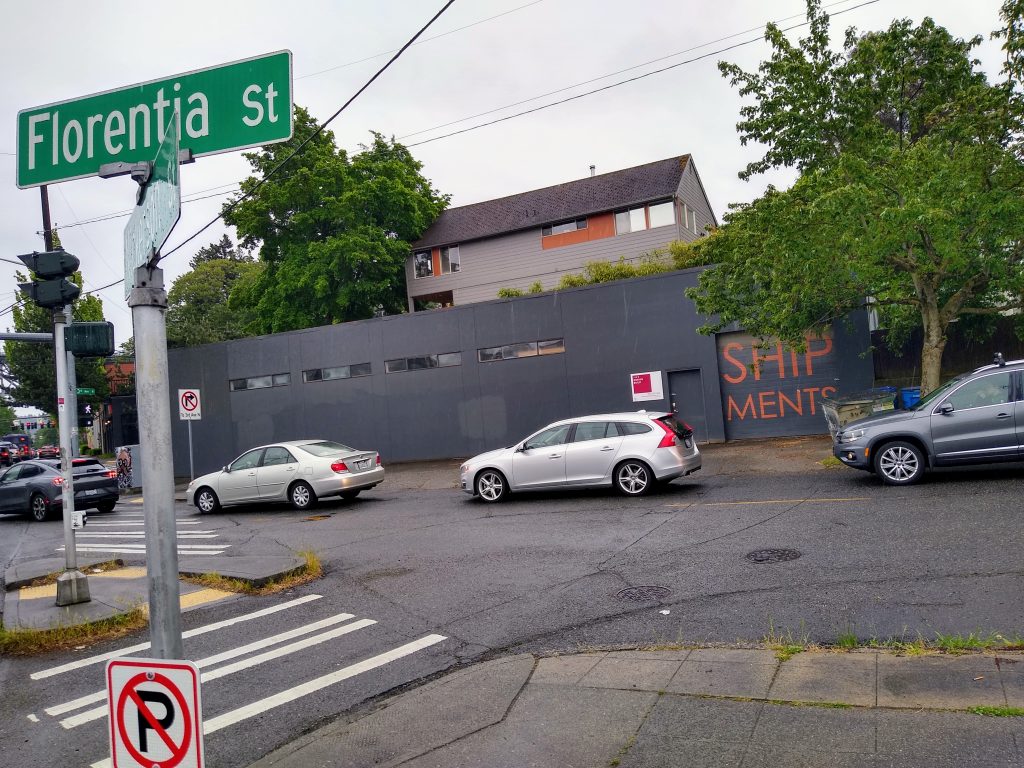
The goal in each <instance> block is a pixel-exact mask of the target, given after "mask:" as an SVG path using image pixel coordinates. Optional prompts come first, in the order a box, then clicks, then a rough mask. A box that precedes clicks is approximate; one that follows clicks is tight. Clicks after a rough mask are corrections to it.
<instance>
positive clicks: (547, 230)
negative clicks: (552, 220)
mask: <svg viewBox="0 0 1024 768" xmlns="http://www.w3.org/2000/svg"><path fill="white" fill-rule="evenodd" d="M586 228H587V220H586V219H575V220H573V221H563V222H562V223H561V224H546V225H545V226H544V228H543V229H542V230H541V233H542V234H543V235H544V236H545V237H547V236H548V235H560V234H562V233H563V232H575V231H576V230H578V229H586Z"/></svg>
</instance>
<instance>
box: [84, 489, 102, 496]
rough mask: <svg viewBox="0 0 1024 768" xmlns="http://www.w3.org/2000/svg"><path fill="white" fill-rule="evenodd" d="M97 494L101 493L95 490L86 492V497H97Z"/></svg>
mask: <svg viewBox="0 0 1024 768" xmlns="http://www.w3.org/2000/svg"><path fill="white" fill-rule="evenodd" d="M97 493H99V491H97V490H94V489H93V490H88V491H86V492H85V495H86V496H95V495H96V494H97Z"/></svg>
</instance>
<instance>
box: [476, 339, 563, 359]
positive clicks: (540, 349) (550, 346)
mask: <svg viewBox="0 0 1024 768" xmlns="http://www.w3.org/2000/svg"><path fill="white" fill-rule="evenodd" d="M559 352H565V344H564V343H563V342H562V340H561V339H548V340H546V341H521V342H518V343H516V344H505V345H504V346H501V347H484V348H482V349H478V350H477V351H476V359H477V360H479V361H480V362H481V363H491V362H494V361H495V360H513V359H516V358H520V357H536V356H537V355H538V354H540V355H555V354H558V353H559Z"/></svg>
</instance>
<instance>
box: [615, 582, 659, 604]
mask: <svg viewBox="0 0 1024 768" xmlns="http://www.w3.org/2000/svg"><path fill="white" fill-rule="evenodd" d="M671 593H672V590H670V589H669V588H668V587H658V586H654V585H647V586H640V587H626V588H625V589H623V590H620V591H619V592H616V593H615V596H616V597H617V598H619V600H629V601H630V602H631V603H656V602H658V601H659V600H664V599H665V598H666V597H668V596H669V595H670V594H671Z"/></svg>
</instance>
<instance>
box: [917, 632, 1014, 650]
mask: <svg viewBox="0 0 1024 768" xmlns="http://www.w3.org/2000/svg"><path fill="white" fill-rule="evenodd" d="M930 645H931V646H932V647H934V648H935V649H936V650H939V651H944V652H946V653H954V654H957V653H967V652H968V651H989V650H992V649H999V650H1011V649H1012V650H1018V649H1020V648H1022V647H1024V638H1022V637H1021V636H1020V635H1014V636H1012V637H1004V636H1003V635H1001V634H999V633H998V632H968V633H967V634H966V635H963V634H960V633H959V632H958V633H957V634H955V635H944V634H942V633H941V632H936V633H935V640H934V641H932V643H930Z"/></svg>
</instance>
